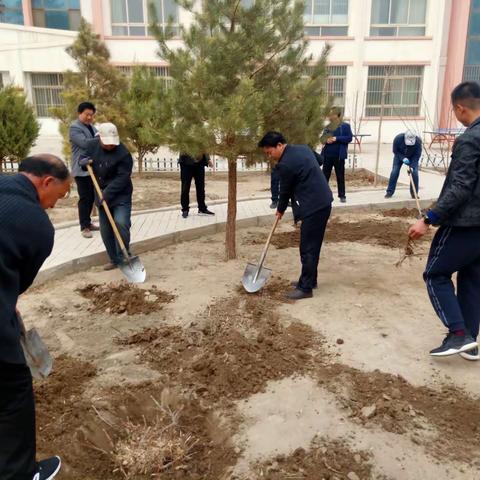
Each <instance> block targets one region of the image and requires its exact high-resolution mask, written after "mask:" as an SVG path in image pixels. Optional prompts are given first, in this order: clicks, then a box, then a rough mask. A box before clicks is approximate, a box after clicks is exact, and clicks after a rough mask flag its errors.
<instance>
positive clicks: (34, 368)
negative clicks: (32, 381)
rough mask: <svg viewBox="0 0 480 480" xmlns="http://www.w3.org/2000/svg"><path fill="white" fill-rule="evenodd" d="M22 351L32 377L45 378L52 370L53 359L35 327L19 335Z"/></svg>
mask: <svg viewBox="0 0 480 480" xmlns="http://www.w3.org/2000/svg"><path fill="white" fill-rule="evenodd" d="M20 343H21V344H22V348H23V353H24V354H25V359H26V360H27V365H28V366H29V367H30V371H31V373H32V377H33V378H46V377H47V376H48V375H49V373H50V372H51V371H52V366H53V360H52V357H51V356H50V353H49V351H48V348H47V346H46V345H45V344H44V343H43V340H42V339H41V337H40V335H39V334H38V332H37V330H36V329H35V328H31V329H30V330H28V331H27V332H26V334H25V335H22V336H21V337H20Z"/></svg>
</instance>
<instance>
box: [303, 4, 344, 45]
mask: <svg viewBox="0 0 480 480" xmlns="http://www.w3.org/2000/svg"><path fill="white" fill-rule="evenodd" d="M329 1H330V11H329V14H328V16H329V19H330V22H329V23H324V22H321V23H316V22H314V21H313V20H314V17H315V0H312V8H311V11H310V13H309V14H308V16H309V17H310V21H307V20H306V15H305V12H304V13H303V21H304V24H305V35H306V36H307V37H345V36H347V35H348V30H349V23H350V22H349V21H350V0H347V21H346V23H333V22H332V21H331V20H332V16H333V13H332V12H333V2H335V1H336V0H329ZM334 28H345V33H342V34H338V35H337V34H332V33H331V32H330V33H328V29H334ZM307 29H318V34H314V33H313V32H311V33H309V32H307Z"/></svg>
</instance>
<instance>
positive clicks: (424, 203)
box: [34, 197, 433, 285]
mask: <svg viewBox="0 0 480 480" xmlns="http://www.w3.org/2000/svg"><path fill="white" fill-rule="evenodd" d="M267 198H269V197H267ZM432 202H433V199H432V200H421V202H420V205H421V207H422V208H427V207H428V206H430V205H431V203H432ZM400 208H416V203H415V201H414V200H399V201H394V202H376V203H366V204H360V205H348V206H340V205H334V207H333V213H339V212H346V213H350V212H355V211H373V210H379V209H381V210H386V209H400ZM170 209H171V208H170ZM155 211H158V210H155ZM272 218H273V213H269V214H267V215H258V216H255V217H250V218H242V219H240V220H237V228H239V229H241V228H251V227H257V226H263V225H270V224H271V223H272ZM284 219H285V220H292V219H293V216H292V213H291V211H288V212H287V213H286V214H285V216H284ZM412 220H413V219H412ZM225 228H226V222H219V223H214V224H211V225H203V226H201V227H195V228H190V229H187V230H180V231H178V232H173V233H167V234H165V235H160V236H158V237H153V238H147V239H144V240H139V241H137V242H132V244H131V246H132V250H133V251H134V252H135V254H137V255H139V254H141V253H145V252H149V251H152V250H157V249H159V248H162V247H167V246H169V245H174V244H177V243H182V242H188V241H190V240H196V239H197V238H200V237H203V236H206V235H214V234H216V233H219V232H224V231H225ZM106 263H108V257H107V254H106V252H99V253H94V254H91V255H87V256H85V257H81V258H76V259H74V260H70V261H68V262H65V263H63V264H61V265H57V266H55V267H51V268H48V269H46V270H42V271H41V272H40V273H39V274H38V275H37V278H36V279H35V282H34V285H40V284H42V283H45V282H47V281H49V280H54V279H57V278H59V277H62V276H65V275H70V274H72V273H79V272H82V271H85V270H88V269H89V268H91V267H95V266H99V265H104V264H106ZM147 275H148V267H147ZM147 278H148V277H147Z"/></svg>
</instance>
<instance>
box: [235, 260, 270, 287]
mask: <svg viewBox="0 0 480 480" xmlns="http://www.w3.org/2000/svg"><path fill="white" fill-rule="evenodd" d="M257 272H258V275H257ZM271 275H272V271H271V270H270V269H269V268H265V267H262V268H261V269H260V271H258V265H254V264H253V263H247V267H246V268H245V272H244V273H243V277H242V285H243V288H245V290H246V291H247V292H248V293H255V292H258V291H259V290H260V289H261V288H263V286H264V285H265V283H266V282H267V280H268V279H269V278H270V276H271ZM255 277H256V278H255Z"/></svg>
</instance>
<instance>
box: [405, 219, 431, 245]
mask: <svg viewBox="0 0 480 480" xmlns="http://www.w3.org/2000/svg"><path fill="white" fill-rule="evenodd" d="M428 227H429V225H427V224H426V223H425V222H424V221H423V218H422V219H420V220H419V221H418V222H417V223H415V224H414V225H412V226H411V227H410V228H409V229H408V236H409V237H410V238H411V239H413V240H418V239H419V238H422V237H423V236H424V235H425V234H426V233H427V232H428Z"/></svg>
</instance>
